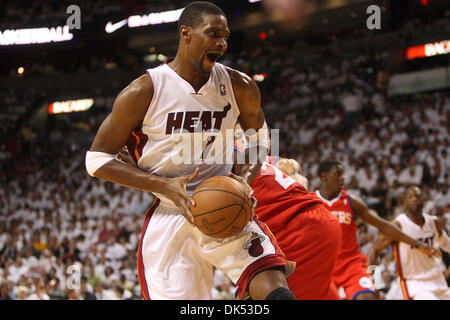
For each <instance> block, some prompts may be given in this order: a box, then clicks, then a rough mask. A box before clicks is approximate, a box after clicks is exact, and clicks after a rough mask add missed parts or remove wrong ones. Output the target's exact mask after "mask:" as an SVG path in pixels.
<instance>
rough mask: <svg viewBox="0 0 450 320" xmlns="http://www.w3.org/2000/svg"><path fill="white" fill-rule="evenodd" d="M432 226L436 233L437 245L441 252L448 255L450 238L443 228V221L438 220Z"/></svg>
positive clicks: (441, 219) (442, 219)
mask: <svg viewBox="0 0 450 320" xmlns="http://www.w3.org/2000/svg"><path fill="white" fill-rule="evenodd" d="M434 224H435V226H436V231H437V237H436V238H437V244H438V245H439V247H440V248H441V249H442V250H444V251H446V252H449V253H450V238H449V236H448V234H447V232H446V231H445V228H444V226H445V219H444V218H438V219H436V220H435V221H434Z"/></svg>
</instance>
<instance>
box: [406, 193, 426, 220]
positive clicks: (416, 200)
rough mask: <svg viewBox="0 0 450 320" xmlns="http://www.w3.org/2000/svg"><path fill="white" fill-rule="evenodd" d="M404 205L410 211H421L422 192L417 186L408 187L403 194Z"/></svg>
mask: <svg viewBox="0 0 450 320" xmlns="http://www.w3.org/2000/svg"><path fill="white" fill-rule="evenodd" d="M405 207H406V209H407V210H408V211H409V212H411V213H414V214H416V213H421V212H422V208H423V197H422V192H421V191H420V189H419V188H412V189H409V190H408V192H407V193H406V196H405Z"/></svg>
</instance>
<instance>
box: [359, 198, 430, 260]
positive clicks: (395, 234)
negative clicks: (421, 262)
mask: <svg viewBox="0 0 450 320" xmlns="http://www.w3.org/2000/svg"><path fill="white" fill-rule="evenodd" d="M350 197H351V200H352V207H353V209H354V210H355V213H356V214H357V215H358V216H359V217H360V218H361V219H363V220H364V221H365V222H367V223H369V224H371V225H373V226H375V227H376V228H377V229H378V230H379V231H380V232H381V233H382V234H384V235H385V236H387V237H389V238H390V239H392V240H396V241H402V242H405V243H407V244H409V245H411V247H413V248H418V249H420V250H421V251H423V252H424V253H427V254H429V255H432V254H436V252H435V251H436V250H435V249H434V248H432V247H431V246H429V245H426V244H424V243H421V242H420V241H418V240H416V239H413V238H411V237H410V236H408V235H407V234H405V233H403V232H402V231H401V228H400V224H399V223H397V222H395V221H394V222H390V221H388V220H386V219H383V218H381V217H379V216H378V215H377V214H376V212H375V211H374V210H372V209H369V207H368V206H367V204H366V203H365V202H364V201H363V200H362V199H361V198H359V197H356V196H354V195H351V196H350ZM385 241H386V240H385Z"/></svg>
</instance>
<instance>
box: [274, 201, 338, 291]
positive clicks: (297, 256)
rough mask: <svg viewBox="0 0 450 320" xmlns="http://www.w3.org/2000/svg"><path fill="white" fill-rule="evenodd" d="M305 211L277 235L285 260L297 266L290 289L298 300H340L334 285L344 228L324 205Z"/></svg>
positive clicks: (288, 280)
mask: <svg viewBox="0 0 450 320" xmlns="http://www.w3.org/2000/svg"><path fill="white" fill-rule="evenodd" d="M305 209H306V210H305V211H304V212H301V213H299V214H298V215H297V216H295V217H294V218H293V219H292V220H291V221H289V223H287V224H286V228H284V229H282V230H280V231H277V233H276V234H275V237H276V238H277V241H278V245H279V246H280V248H281V250H282V251H283V252H284V254H285V255H286V260H290V261H295V262H296V267H295V270H294V273H293V274H291V275H290V276H289V277H288V278H287V282H288V285H289V289H290V290H291V291H292V292H293V293H294V295H295V297H296V298H297V300H334V299H340V297H339V295H338V293H337V290H336V289H335V288H334V290H333V287H332V286H331V282H332V276H333V269H334V264H335V261H336V258H337V255H338V253H339V250H340V247H341V241H342V231H341V225H340V223H339V221H338V219H337V218H336V217H335V216H334V215H333V214H332V213H331V212H330V211H329V210H328V209H327V208H326V207H325V206H323V205H322V204H318V205H313V206H311V207H308V208H305ZM269 227H270V226H269Z"/></svg>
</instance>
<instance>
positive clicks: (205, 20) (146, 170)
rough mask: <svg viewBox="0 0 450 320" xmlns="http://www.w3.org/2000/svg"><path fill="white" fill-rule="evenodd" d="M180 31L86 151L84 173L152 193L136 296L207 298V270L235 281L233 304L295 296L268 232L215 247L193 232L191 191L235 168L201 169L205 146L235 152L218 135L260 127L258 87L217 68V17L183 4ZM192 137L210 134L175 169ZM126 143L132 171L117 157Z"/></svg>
mask: <svg viewBox="0 0 450 320" xmlns="http://www.w3.org/2000/svg"><path fill="white" fill-rule="evenodd" d="M178 31H179V46H178V51H177V54H176V56H175V58H174V59H173V60H172V61H169V62H168V63H166V64H163V65H161V66H159V67H157V68H153V69H149V70H147V73H146V74H145V75H143V76H141V77H139V78H138V79H136V80H134V81H133V82H132V83H131V84H130V85H129V86H128V87H126V88H125V89H124V90H122V92H121V93H120V94H119V95H118V97H117V98H116V100H115V102H114V106H113V110H112V112H111V114H110V115H108V117H107V118H106V119H105V120H104V121H103V123H102V124H101V126H100V128H99V130H98V132H97V135H96V137H95V139H94V142H93V144H92V146H91V149H90V151H88V152H87V154H86V169H87V171H88V172H89V174H90V175H92V176H95V177H98V178H100V179H104V180H107V181H112V182H115V183H118V184H121V185H124V186H127V187H131V188H135V189H138V190H142V191H145V192H151V193H153V194H154V195H155V201H154V203H153V205H152V207H151V208H150V209H149V210H148V211H147V214H146V217H145V221H144V226H143V230H142V234H141V240H140V245H139V249H138V275H139V282H140V284H141V291H142V295H143V297H144V299H178V300H184V299H211V295H212V276H213V266H214V267H216V268H218V269H220V270H222V271H223V272H224V273H225V274H226V275H227V276H228V277H229V278H230V279H231V280H232V281H233V282H234V283H236V285H237V287H238V298H240V297H242V296H243V294H244V293H245V292H246V291H248V293H249V294H250V296H251V297H252V298H253V299H255V300H259V299H295V297H294V295H293V294H292V292H291V291H290V290H289V289H288V286H287V282H286V278H285V275H286V274H289V273H290V272H291V271H292V270H291V269H290V268H292V265H291V264H287V263H286V260H285V257H284V255H283V253H282V252H281V251H280V249H279V247H278V245H277V244H276V241H275V239H274V238H273V236H272V235H271V233H270V231H269V230H268V229H267V227H266V226H264V225H263V224H261V223H259V222H257V221H250V222H249V223H248V224H247V226H246V227H245V228H244V230H243V231H242V232H241V233H240V234H238V235H236V236H234V237H231V238H227V239H221V240H218V239H214V238H211V237H208V236H205V235H204V234H203V233H201V232H200V231H199V230H198V229H197V228H195V226H194V225H193V220H192V219H193V218H192V214H191V213H190V210H189V206H190V205H195V203H194V202H193V199H192V198H191V194H192V192H193V190H194V188H195V187H196V186H197V185H198V184H199V183H200V182H201V181H203V180H204V179H206V178H208V177H212V176H217V175H227V174H228V173H229V172H230V171H231V167H232V165H233V162H232V158H231V159H230V161H229V163H226V162H225V161H224V162H222V163H220V161H219V162H218V161H213V162H212V163H208V162H207V160H211V157H213V155H211V152H209V151H210V150H211V149H214V150H216V151H217V152H216V154H219V155H220V154H221V155H225V156H226V155H228V154H230V155H231V156H232V154H233V146H234V139H231V140H230V141H226V139H216V138H224V137H226V130H228V129H231V130H232V129H234V126H235V124H236V121H237V120H239V122H240V123H241V125H242V127H243V128H244V129H245V130H248V129H255V130H259V129H260V128H262V127H263V126H264V124H265V121H264V114H263V112H262V110H261V108H260V105H259V104H260V93H259V89H258V86H257V85H256V83H255V82H254V81H253V80H252V79H251V78H250V77H248V76H247V75H245V74H243V73H241V72H238V71H236V70H233V69H231V68H228V67H225V66H223V65H221V64H219V63H217V62H216V60H218V59H219V58H220V57H221V56H222V55H223V54H224V52H225V50H226V49H227V38H228V36H229V33H230V31H229V29H228V22H227V19H226V17H225V14H224V13H223V11H222V10H221V9H220V8H219V7H217V6H215V5H214V4H211V3H208V2H202V1H199V2H193V3H190V4H189V5H188V6H186V8H185V9H184V10H183V12H182V14H181V16H180V19H179V22H178ZM198 133H200V134H201V135H203V134H206V133H211V134H212V135H211V138H209V139H208V140H206V141H202V149H201V150H202V151H203V152H200V153H201V154H200V157H198V158H195V159H190V160H189V159H188V161H185V160H186V159H184V158H183V160H184V161H183V162H180V156H181V153H183V156H184V155H185V154H189V152H190V151H191V147H193V146H194V142H195V140H194V137H195V136H196V135H197V134H198ZM259 133H261V132H260V131H259V132H258V133H257V134H259ZM213 134H215V135H213ZM186 137H187V138H188V139H190V140H188V141H191V142H190V143H189V144H188V145H187V147H186V144H185V141H186V139H184V140H183V139H182V140H180V138H186ZM130 138H131V141H132V142H133V139H134V144H133V143H131V144H129V145H128V148H129V152H130V154H131V155H132V156H133V157H134V159H135V161H136V162H137V167H136V166H131V165H128V164H127V163H124V162H122V161H119V160H117V159H116V156H117V155H118V153H119V152H120V151H121V150H122V148H123V147H124V145H125V144H127V142H129V141H130ZM223 140H225V142H224V143H222V144H220V143H218V142H223ZM228 151H230V152H228ZM194 152H195V151H194ZM215 156H216V155H215ZM215 156H214V157H215ZM194 160H195V161H194ZM212 160H217V159H212ZM225 160H226V159H225ZM247 167H249V166H247ZM199 169H200V170H199ZM246 172H248V170H244V171H243V176H244V178H246V176H245V174H246ZM245 182H246V180H245V179H244V180H243V183H244V187H245V188H247V189H246V190H247V192H248V197H249V199H251V188H250V187H249V186H248V183H245ZM255 235H257V236H258V237H261V239H262V240H261V244H262V247H263V250H262V251H261V253H260V254H258V255H257V256H252V255H251V254H250V252H249V250H248V249H245V244H246V243H247V242H248V241H250V240H251V239H252V237H254V236H255Z"/></svg>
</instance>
